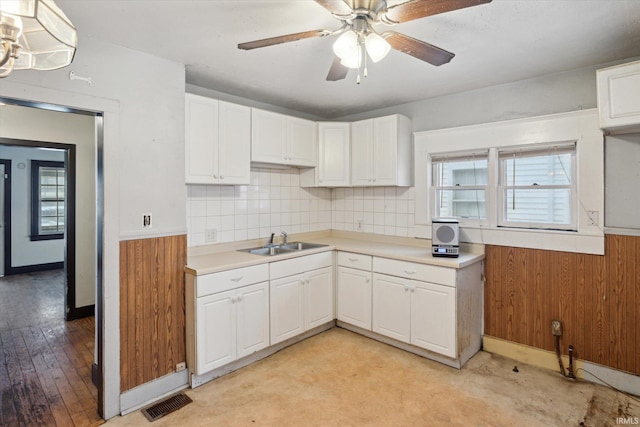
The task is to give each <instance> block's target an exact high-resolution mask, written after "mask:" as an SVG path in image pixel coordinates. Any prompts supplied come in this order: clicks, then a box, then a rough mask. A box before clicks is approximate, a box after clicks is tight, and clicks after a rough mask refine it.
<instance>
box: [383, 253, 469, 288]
mask: <svg viewBox="0 0 640 427" xmlns="http://www.w3.org/2000/svg"><path fill="white" fill-rule="evenodd" d="M373 271H374V272H376V273H382V274H388V275H389V276H396V277H405V278H407V279H414V280H420V281H423V282H431V283H439V284H441V285H447V286H454V287H455V286H456V270H455V268H447V267H440V266H435V265H429V264H418V263H415V262H408V261H399V260H396V259H388V258H379V257H374V258H373Z"/></svg>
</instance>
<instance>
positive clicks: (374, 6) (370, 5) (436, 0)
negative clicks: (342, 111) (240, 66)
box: [238, 0, 491, 83]
mask: <svg viewBox="0 0 640 427" xmlns="http://www.w3.org/2000/svg"><path fill="white" fill-rule="evenodd" d="M315 2H316V3H318V4H319V5H320V6H322V7H324V8H325V9H327V10H328V11H329V12H331V14H332V15H333V16H334V17H335V18H336V19H338V20H340V21H342V27H340V28H338V29H337V30H324V29H320V30H311V31H303V32H301V33H294V34H287V35H283V36H278V37H271V38H267V39H262V40H255V41H251V42H246V43H240V44H238V49H243V50H251V49H257V48H260V47H266V46H272V45H276V44H281V43H287V42H292V41H296V40H302V39H308V38H313V37H327V36H333V35H337V34H340V37H338V39H337V40H336V42H335V43H334V45H333V51H334V53H335V54H336V56H335V58H334V60H333V63H332V64H331V68H330V69H329V74H328V75H327V80H328V81H336V80H342V79H344V78H345V77H346V76H347V72H348V71H349V69H350V68H357V69H360V68H361V67H362V64H363V62H364V76H365V77H366V76H367V67H366V62H367V57H369V58H370V59H371V60H372V61H374V62H378V61H379V60H381V59H382V58H384V57H385V56H386V54H387V53H388V52H389V51H390V50H391V49H395V50H398V51H400V52H403V53H406V54H407V55H411V56H413V57H415V58H418V59H420V60H422V61H425V62H428V63H430V64H432V65H435V66H438V65H442V64H446V63H447V62H449V61H451V59H452V58H453V57H454V56H455V55H454V54H453V53H451V52H447V51H446V50H444V49H440V48H439V47H437V46H433V45H431V44H429V43H426V42H423V41H420V40H417V39H414V38H412V37H409V36H407V35H404V34H400V33H397V32H395V31H385V32H383V33H382V34H378V33H377V32H376V31H375V30H374V29H373V25H374V24H385V25H389V26H391V25H396V24H400V23H403V22H408V21H412V20H414V19H420V18H424V17H426V16H431V15H437V14H439V13H444V12H450V11H452V10H457V9H463V8H466V7H471V6H477V5H480V4H483V3H489V2H491V0H409V1H407V2H405V3H401V4H396V5H393V6H387V2H386V1H385V0H315ZM365 52H366V53H365ZM357 82H358V83H360V72H358V80H357Z"/></svg>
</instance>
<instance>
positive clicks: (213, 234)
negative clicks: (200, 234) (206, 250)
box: [204, 228, 218, 243]
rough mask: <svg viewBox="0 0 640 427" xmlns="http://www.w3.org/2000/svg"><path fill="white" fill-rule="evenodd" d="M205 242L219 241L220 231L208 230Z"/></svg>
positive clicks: (205, 232) (205, 233)
mask: <svg viewBox="0 0 640 427" xmlns="http://www.w3.org/2000/svg"><path fill="white" fill-rule="evenodd" d="M204 241H205V242H206V243H214V242H217V241H218V230H217V229H215V228H208V229H206V230H205V231H204Z"/></svg>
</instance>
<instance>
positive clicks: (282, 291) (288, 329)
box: [270, 274, 304, 345]
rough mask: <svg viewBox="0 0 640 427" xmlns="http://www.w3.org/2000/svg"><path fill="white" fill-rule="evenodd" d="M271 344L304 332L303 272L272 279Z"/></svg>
mask: <svg viewBox="0 0 640 427" xmlns="http://www.w3.org/2000/svg"><path fill="white" fill-rule="evenodd" d="M270 288H271V292H270V301H271V305H270V311H271V313H270V318H271V344H272V345H273V344H277V343H279V342H281V341H284V340H286V339H288V338H291V337H294V336H296V335H299V334H301V333H303V332H304V277H303V275H302V274H297V275H295V276H289V277H283V278H282V279H277V280H272V281H271V286H270Z"/></svg>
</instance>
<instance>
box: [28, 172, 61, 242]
mask: <svg viewBox="0 0 640 427" xmlns="http://www.w3.org/2000/svg"><path fill="white" fill-rule="evenodd" d="M64 207H65V168H64V163H63V162H51V161H41V160H32V161H31V240H50V239H62V238H63V237H64V223H65V222H64V218H65V215H64V214H65V212H64Z"/></svg>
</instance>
